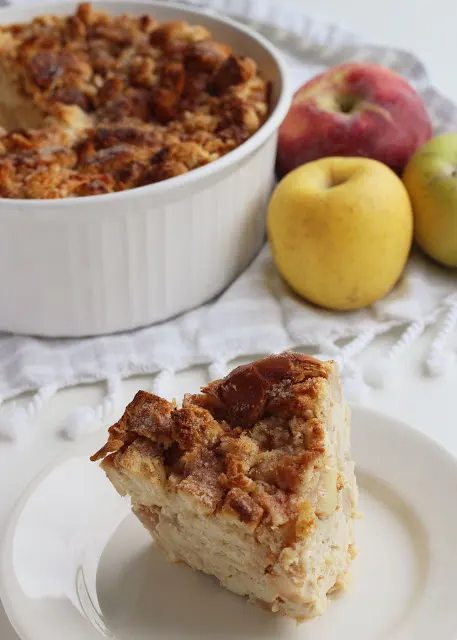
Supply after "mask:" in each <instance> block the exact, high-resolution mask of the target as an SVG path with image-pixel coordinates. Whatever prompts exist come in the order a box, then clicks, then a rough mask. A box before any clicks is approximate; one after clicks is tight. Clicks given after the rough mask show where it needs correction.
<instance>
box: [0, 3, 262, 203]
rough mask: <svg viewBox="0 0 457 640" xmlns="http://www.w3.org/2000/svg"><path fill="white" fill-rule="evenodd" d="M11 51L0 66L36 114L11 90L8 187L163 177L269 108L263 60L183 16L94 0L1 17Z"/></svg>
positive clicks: (10, 192) (61, 193) (97, 189)
mask: <svg viewBox="0 0 457 640" xmlns="http://www.w3.org/2000/svg"><path fill="white" fill-rule="evenodd" d="M0 52H1V56H0V75H2V76H3V78H6V79H7V81H8V82H9V83H10V85H11V87H12V88H14V91H15V92H16V93H17V100H18V101H19V102H20V103H21V104H20V105H19V106H20V108H21V109H24V108H26V109H28V110H29V111H30V108H32V109H33V111H32V112H29V111H28V112H27V113H28V115H27V118H25V119H26V120H29V121H30V122H33V124H30V123H29V122H24V123H23V124H21V123H19V124H17V123H16V121H17V120H18V119H19V120H20V117H19V116H17V113H18V112H19V106H18V105H15V104H13V105H11V104H10V105H6V103H5V104H4V105H3V107H2V104H1V103H2V102H4V97H2V98H0V121H1V120H2V117H1V115H2V114H3V115H5V114H6V115H7V116H8V117H6V116H5V117H6V119H7V120H9V122H14V123H15V126H14V127H13V130H10V131H3V132H2V133H1V135H0V197H7V198H64V197H67V196H85V195H96V194H102V193H109V192H113V191H122V190H125V189H131V188H134V187H138V186H142V185H146V184H151V183H155V182H158V181H161V180H164V179H166V178H170V177H173V176H177V175H180V174H183V173H186V172H188V171H190V170H192V169H194V168H197V167H201V166H203V165H205V164H208V163H209V162H212V161H213V160H216V159H217V158H220V157H221V156H223V155H225V154H226V153H228V152H229V151H231V150H232V149H235V148H236V147H237V146H239V145H240V144H242V143H243V142H244V141H245V140H247V139H248V138H249V137H250V136H251V135H252V134H253V133H254V132H255V131H257V129H258V128H259V127H260V126H261V125H262V124H263V122H264V121H265V119H266V118H267V116H268V103H269V87H268V83H266V82H265V81H264V80H263V79H262V78H261V77H260V76H259V74H258V73H257V67H256V64H255V62H254V61H253V60H251V59H249V58H240V57H238V56H236V55H235V54H234V53H233V52H232V50H231V49H230V47H228V46H227V45H225V44H222V43H219V42H215V41H214V40H212V39H211V34H210V33H209V32H208V31H207V30H206V29H204V28H203V27H201V26H195V25H189V24H187V23H186V22H183V21H180V22H175V23H169V24H158V23H157V22H156V21H155V20H154V19H153V18H151V17H149V16H140V17H134V16H129V15H125V16H121V17H115V16H109V15H107V14H106V13H103V12H96V11H94V10H93V9H92V8H91V5H90V4H87V3H84V4H81V5H79V7H78V9H77V11H76V13H75V15H72V16H69V17H57V16H42V17H39V18H35V19H34V20H33V21H32V22H31V23H29V24H18V25H12V26H5V27H2V28H0ZM11 87H10V86H9V88H8V91H7V90H6V89H5V90H4V91H2V93H3V96H5V95H6V93H8V94H10V93H11V91H12V89H11ZM10 89H11V91H10ZM5 126H6V128H7V129H10V128H11V127H10V126H9V125H7V124H6V125H5ZM17 126H20V127H22V128H20V129H17Z"/></svg>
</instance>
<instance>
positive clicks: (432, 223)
mask: <svg viewBox="0 0 457 640" xmlns="http://www.w3.org/2000/svg"><path fill="white" fill-rule="evenodd" d="M403 182H404V184H405V186H406V188H407V190H408V193H409V196H410V198H411V204H412V206H413V212H414V235H415V239H416V242H417V244H418V245H419V246H420V247H422V249H423V250H424V251H425V253H427V254H428V255H429V256H430V257H432V258H434V259H435V260H437V261H438V262H440V263H441V264H444V265H446V266H448V267H457V133H445V134H443V135H441V136H437V137H436V138H433V139H432V140H430V141H429V142H427V143H426V144H424V145H423V146H422V147H421V148H420V149H419V150H418V151H416V153H415V154H414V155H413V156H412V158H411V159H410V161H409V162H408V164H407V166H406V169H405V171H404V173H403Z"/></svg>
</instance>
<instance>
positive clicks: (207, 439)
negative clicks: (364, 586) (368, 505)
mask: <svg viewBox="0 0 457 640" xmlns="http://www.w3.org/2000/svg"><path fill="white" fill-rule="evenodd" d="M99 459H102V463H101V466H102V467H103V469H104V471H105V472H106V474H107V476H108V478H109V479H110V480H111V482H112V483H113V485H114V486H115V488H116V489H117V491H118V492H119V493H120V494H121V495H123V496H124V495H129V496H130V498H131V501H132V508H133V511H134V513H135V514H136V515H137V516H138V518H139V519H140V520H141V522H142V523H143V524H144V526H145V527H146V528H147V529H148V530H149V531H150V533H151V535H152V537H153V538H154V541H155V542H156V544H157V545H158V546H159V547H160V548H161V549H163V550H164V551H165V552H166V554H167V555H168V556H169V557H170V559H172V560H174V561H183V562H185V563H187V564H188V565H190V566H191V567H193V568H194V569H199V570H201V571H204V572H205V573H208V574H211V575H214V576H216V577H217V578H218V579H219V580H220V582H221V584H223V585H224V586H225V587H227V588H228V589H230V590H231V591H234V592H235V593H237V594H240V595H246V596H248V597H249V598H250V599H251V600H252V601H254V602H256V603H258V604H260V605H261V606H264V607H266V608H268V609H270V610H271V611H275V612H279V613H282V614H285V615H288V616H291V617H293V618H296V619H303V618H309V617H313V616H317V615H320V614H321V613H322V612H323V611H324V609H325V608H326V605H327V596H328V594H329V593H330V592H332V591H334V590H335V589H339V588H340V587H343V586H344V584H345V581H346V577H347V574H348V571H349V568H350V565H351V561H352V559H353V557H354V555H355V554H354V524H353V523H354V517H355V509H356V503H357V485H356V480H355V475H354V463H353V462H352V459H351V451H350V415H349V409H348V407H347V405H346V404H345V402H344V400H343V398H342V394H341V388H340V382H339V377H338V371H337V366H336V364H335V363H334V362H320V361H319V360H316V359H315V358H311V357H309V356H305V355H301V354H297V353H290V352H286V353H282V354H279V355H275V356H270V357H267V358H264V359H262V360H258V361H257V362H253V363H252V364H249V365H245V366H241V367H238V368H237V369H235V370H234V371H232V372H231V373H230V374H229V375H228V376H227V377H225V378H224V379H222V380H217V381H215V382H212V383H211V384H209V385H208V386H207V387H205V388H203V389H202V393H201V394H198V395H187V396H186V397H185V398H184V402H183V406H182V408H181V409H178V408H177V407H176V406H175V405H174V404H171V403H169V402H167V401H166V400H164V399H162V398H159V397H157V396H154V395H151V394H149V393H146V392H144V391H139V392H138V393H137V394H136V396H135V398H134V400H133V401H132V402H131V403H130V404H129V406H128V407H127V409H126V411H125V413H124V415H123V416H122V418H121V419H120V420H119V422H117V423H116V424H115V425H113V426H112V427H111V428H110V430H109V439H108V442H107V444H106V445H105V446H104V447H103V448H102V449H101V450H100V451H99V452H98V453H96V454H95V455H94V456H93V457H92V460H99Z"/></svg>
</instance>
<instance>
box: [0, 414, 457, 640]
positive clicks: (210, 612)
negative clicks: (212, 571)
mask: <svg viewBox="0 0 457 640" xmlns="http://www.w3.org/2000/svg"><path fill="white" fill-rule="evenodd" d="M353 450H354V457H355V459H356V463H357V477H358V481H359V486H360V489H361V504H360V508H361V511H362V512H363V513H364V518H363V519H362V520H360V522H359V523H358V531H357V534H358V546H359V550H360V555H359V558H358V559H357V560H356V562H355V565H354V582H353V586H352V588H351V590H350V591H349V592H347V593H345V594H344V595H342V596H340V597H338V598H337V599H335V600H334V601H333V602H332V603H331V604H330V606H329V608H328V610H327V612H326V614H325V616H323V617H322V618H320V619H317V620H313V621H311V622H307V623H306V624H304V625H301V626H297V625H296V624H295V623H294V622H293V621H290V620H287V619H284V618H279V617H276V616H273V615H271V614H268V613H266V612H264V611H262V610H260V609H257V608H255V607H253V606H252V605H249V604H248V603H247V602H246V601H245V599H243V598H240V597H238V596H235V595H232V594H231V593H229V592H227V591H225V590H224V589H222V588H221V587H219V586H218V585H217V584H216V582H215V581H214V580H213V579H212V578H209V577H207V576H204V575H202V574H199V573H194V572H192V571H191V570H190V569H188V568H187V567H185V566H182V565H172V564H169V563H168V562H167V561H166V560H165V559H164V558H163V557H162V556H161V554H160V553H159V552H157V551H156V550H155V549H154V546H153V545H152V544H151V541H150V538H149V535H148V534H147V533H146V531H145V530H144V529H143V527H142V526H141V525H140V524H139V522H138V521H137V520H136V519H135V518H134V517H133V516H132V515H130V514H129V509H128V503H127V501H125V500H123V499H121V498H119V497H118V496H117V494H116V493H115V491H114V489H113V488H112V487H111V485H110V484H109V482H108V481H107V480H106V478H105V476H104V474H103V473H102V471H101V470H100V469H99V468H98V467H97V466H96V465H95V464H92V463H90V462H89V460H88V459H87V456H86V455H84V456H79V457H72V458H70V459H67V460H66V461H63V462H61V463H60V464H58V465H57V466H55V467H54V468H53V469H52V470H51V471H49V470H48V471H47V472H46V473H45V474H42V475H41V476H40V477H39V478H38V479H36V480H35V481H34V482H33V484H32V485H31V486H30V487H29V489H28V491H27V492H26V494H25V495H24V496H23V498H22V499H21V501H20V503H19V504H18V505H17V508H16V510H15V513H14V514H13V516H12V518H11V521H10V523H9V526H8V528H7V532H6V537H5V539H4V541H3V547H2V550H1V569H0V571H1V596H2V600H3V604H4V607H5V610H6V612H7V614H8V616H9V617H10V620H11V622H12V624H13V626H14V627H15V629H16V631H17V632H18V634H19V635H20V637H21V638H22V639H23V640H97V639H98V640H99V639H100V637H101V635H105V636H108V637H113V638H116V639H117V640H127V639H128V640H146V639H147V640H178V639H179V640H187V639H195V640H203V639H205V638H206V639H207V640H229V639H230V640H231V639H235V638H236V639H237V640H257V639H259V640H260V639H262V640H273V639H276V638H281V639H282V640H299V639H300V640H311V639H312V640H335V638H336V637H338V639H339V640H349V639H350V640H394V639H395V640H430V639H431V638H432V639H437V640H455V639H456V638H457V606H456V584H457V553H456V551H455V548H456V541H457V510H456V509H455V500H456V498H455V496H456V495H457V461H456V459H454V458H453V457H452V456H451V455H450V454H449V453H447V452H446V451H444V450H443V449H441V448H440V447H439V446H438V445H437V444H436V443H434V442H433V441H431V440H430V439H428V438H427V437H425V436H424V435H422V434H421V433H419V432H418V431H415V430H414V429H411V428H409V427H407V426H405V425H403V424H401V423H398V422H396V421H394V420H392V419H390V418H388V417H386V416H382V415H380V414H377V413H373V412H371V411H369V410H366V409H361V408H355V409H354V411H353Z"/></svg>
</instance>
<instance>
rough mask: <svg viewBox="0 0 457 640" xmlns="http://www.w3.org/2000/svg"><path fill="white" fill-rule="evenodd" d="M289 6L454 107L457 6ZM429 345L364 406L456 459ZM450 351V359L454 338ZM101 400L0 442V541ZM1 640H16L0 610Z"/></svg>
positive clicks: (75, 397)
mask: <svg viewBox="0 0 457 640" xmlns="http://www.w3.org/2000/svg"><path fill="white" fill-rule="evenodd" d="M289 1H291V2H292V1H294V2H296V3H298V4H302V5H303V6H306V9H307V11H308V13H309V14H310V15H314V16H316V17H320V18H324V19H327V20H330V21H332V22H336V23H338V24H339V25H341V26H343V27H346V28H348V29H350V30H352V31H354V32H356V33H359V34H362V35H363V36H364V37H365V38H366V39H367V41H371V42H378V43H380V44H389V45H393V46H397V47H402V48H405V49H409V50H411V51H414V52H415V53H416V54H418V55H419V56H420V57H421V58H422V60H423V61H424V62H425V63H426V65H427V68H428V69H429V72H430V75H431V78H432V80H433V82H434V84H435V85H436V86H437V87H438V88H439V89H440V90H441V91H443V92H444V93H445V94H447V95H448V96H449V97H451V98H452V99H454V100H455V101H456V102H457V76H456V74H455V33H457V3H455V2H453V0H434V1H433V2H428V1H427V0H416V2H414V3H411V2H403V3H402V2H398V0H383V1H382V2H376V3H372V2H366V0H344V2H341V0H289ZM432 337H433V329H430V330H428V331H427V332H426V333H425V334H424V336H423V337H422V338H421V339H420V340H418V342H417V343H416V344H415V345H414V347H412V348H411V349H410V350H408V351H407V352H406V354H405V356H404V361H403V362H401V363H399V375H398V376H397V382H396V383H395V384H391V385H387V386H386V388H384V389H383V390H377V391H375V392H373V393H372V394H371V395H370V398H369V401H368V402H367V404H368V405H369V406H371V407H373V408H375V409H378V410H380V411H383V412H386V413H388V414H390V415H392V416H394V417H397V418H400V419H403V420H404V421H406V422H409V423H411V424H412V425H414V426H415V427H416V428H418V429H421V430H422V431H424V432H426V433H428V434H429V435H430V436H432V437H433V438H435V439H437V440H439V441H440V442H442V443H443V444H444V445H445V446H446V447H447V448H448V449H450V450H451V451H452V452H454V453H455V454H457V417H456V416H457V412H456V410H455V396H456V394H457V367H456V368H455V369H454V370H453V371H452V372H451V373H450V374H449V375H447V376H445V377H439V378H430V377H426V376H424V374H423V369H422V364H421V363H422V361H423V356H424V354H425V353H426V351H427V348H428V346H429V345H430V342H431V340H432ZM391 341H392V338H384V339H382V340H378V341H376V342H375V343H374V344H373V345H372V346H371V347H370V348H369V349H368V350H367V351H366V352H365V353H364V354H363V356H362V357H361V361H362V362H363V361H365V362H369V361H370V360H371V359H373V358H376V357H377V355H378V354H379V353H380V352H381V351H382V350H383V349H385V348H386V345H387V344H389V343H391ZM450 347H451V348H453V350H454V352H455V351H456V349H457V335H456V336H454V337H453V339H452V341H451V343H450ZM206 381H207V380H206V377H205V370H204V369H193V370H189V371H187V372H184V373H181V374H179V375H178V376H176V379H175V381H174V386H173V392H174V394H175V395H176V396H177V397H181V396H182V394H183V393H184V392H185V391H193V390H197V389H198V387H199V386H200V385H201V384H203V383H204V382H206ZM150 384H151V379H149V378H147V377H146V378H136V379H132V380H129V381H127V382H125V383H124V395H125V402H128V401H129V400H130V399H131V397H132V395H133V393H134V392H135V391H136V390H137V389H138V388H145V389H148V388H149V387H150ZM100 395H101V390H100V387H99V386H98V385H92V386H85V387H79V388H75V389H70V390H67V391H63V392H61V393H59V394H58V395H57V396H56V397H55V398H54V399H52V400H50V401H49V403H47V404H46V405H45V406H44V408H43V409H42V411H41V413H40V415H39V419H37V421H36V424H35V426H34V433H33V434H32V437H31V439H30V441H28V442H27V443H22V444H13V443H7V442H0V534H1V532H2V530H3V528H4V525H5V522H6V520H7V517H8V514H9V512H10V509H11V508H12V506H13V505H14V504H15V502H16V500H17V498H18V496H19V495H20V494H21V492H22V491H23V490H24V488H25V487H26V486H27V484H28V483H29V482H30V481H31V480H32V478H33V477H34V476H35V475H36V474H37V473H38V472H39V471H40V470H42V469H43V467H45V466H46V465H48V464H50V463H52V461H53V460H54V459H55V458H57V457H59V456H61V455H64V454H71V451H72V446H73V445H72V443H70V442H66V441H64V440H63V439H61V438H60V437H59V436H58V435H56V434H57V431H58V425H59V421H61V420H62V419H63V417H64V416H65V415H67V413H68V411H69V410H70V409H71V408H73V407H76V406H78V405H79V404H87V403H89V404H90V403H96V402H97V400H98V398H100ZM104 436H105V431H104V430H103V431H102V432H99V433H97V434H95V435H93V436H90V437H88V438H87V448H88V451H94V450H95V449H96V447H97V445H98V444H99V443H100V442H101V441H102V439H103V438H104ZM0 638H1V640H17V636H16V634H15V633H14V631H13V630H12V628H11V626H10V625H9V623H8V621H7V619H6V616H5V613H4V611H3V609H2V608H1V606H0ZM50 640H54V639H51V638H50ZM56 640H57V639H56ZM58 640H62V639H58ZM81 640H83V639H81Z"/></svg>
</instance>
